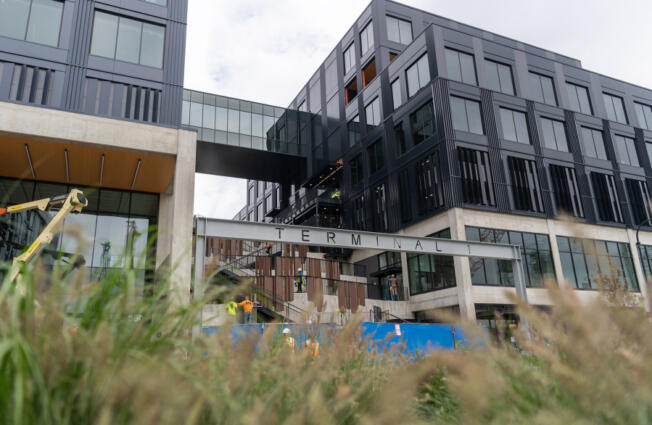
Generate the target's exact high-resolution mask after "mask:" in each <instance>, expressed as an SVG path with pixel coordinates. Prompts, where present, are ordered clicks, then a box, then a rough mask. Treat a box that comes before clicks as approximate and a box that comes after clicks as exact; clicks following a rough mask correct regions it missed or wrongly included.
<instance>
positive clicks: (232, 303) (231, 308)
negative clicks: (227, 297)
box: [226, 301, 238, 316]
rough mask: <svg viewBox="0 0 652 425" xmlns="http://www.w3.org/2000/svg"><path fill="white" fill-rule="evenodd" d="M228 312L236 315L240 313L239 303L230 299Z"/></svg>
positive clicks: (227, 305) (227, 306) (227, 307)
mask: <svg viewBox="0 0 652 425" xmlns="http://www.w3.org/2000/svg"><path fill="white" fill-rule="evenodd" d="M226 312H227V313H229V314H230V315H231V316H235V315H236V314H238V304H236V302H235V301H229V302H228V303H227V304H226Z"/></svg>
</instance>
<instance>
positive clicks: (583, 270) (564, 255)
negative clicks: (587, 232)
mask: <svg viewBox="0 0 652 425" xmlns="http://www.w3.org/2000/svg"><path fill="white" fill-rule="evenodd" d="M557 246H558V247H559V257H560V259H561V268H562V270H563V273H564V277H565V278H566V279H567V280H568V281H570V283H571V285H572V286H573V287H574V288H576V289H598V280H599V279H600V276H599V275H600V274H602V275H603V276H607V277H610V278H617V279H618V280H620V283H621V284H622V285H623V286H625V287H627V288H629V290H630V291H634V292H638V290H639V289H638V281H637V280H636V273H635V272H634V263H633V261H632V255H631V252H630V251H629V246H628V245H627V244H626V243H620V242H609V241H599V240H591V239H575V238H567V237H565V236H557ZM614 274H615V275H614Z"/></svg>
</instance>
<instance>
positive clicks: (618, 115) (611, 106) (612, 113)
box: [602, 93, 627, 124]
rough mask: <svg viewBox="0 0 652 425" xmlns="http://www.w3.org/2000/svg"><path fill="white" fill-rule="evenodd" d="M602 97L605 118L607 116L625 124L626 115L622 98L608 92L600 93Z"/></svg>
mask: <svg viewBox="0 0 652 425" xmlns="http://www.w3.org/2000/svg"><path fill="white" fill-rule="evenodd" d="M602 99H604V107H605V110H606V111H607V118H609V119H610V120H611V121H616V122H619V123H622V124H627V115H626V114H625V106H624V105H623V98H622V97H618V96H614V95H612V94H609V93H602Z"/></svg>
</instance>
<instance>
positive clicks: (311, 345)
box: [306, 339, 319, 357]
mask: <svg viewBox="0 0 652 425" xmlns="http://www.w3.org/2000/svg"><path fill="white" fill-rule="evenodd" d="M306 348H307V349H308V350H310V351H311V352H312V355H313V356H315V357H319V341H311V340H309V339H308V340H306Z"/></svg>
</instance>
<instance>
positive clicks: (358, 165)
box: [351, 154, 364, 186]
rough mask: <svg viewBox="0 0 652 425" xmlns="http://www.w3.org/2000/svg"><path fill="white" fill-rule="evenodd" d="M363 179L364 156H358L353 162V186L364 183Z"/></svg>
mask: <svg viewBox="0 0 652 425" xmlns="http://www.w3.org/2000/svg"><path fill="white" fill-rule="evenodd" d="M363 178H364V170H363V168H362V155H361V154H358V155H356V156H355V157H354V158H353V159H352V160H351V186H355V185H357V184H359V183H362V179H363Z"/></svg>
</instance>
